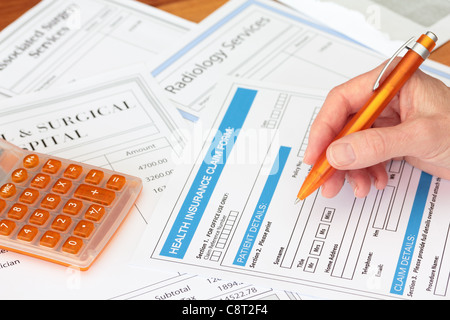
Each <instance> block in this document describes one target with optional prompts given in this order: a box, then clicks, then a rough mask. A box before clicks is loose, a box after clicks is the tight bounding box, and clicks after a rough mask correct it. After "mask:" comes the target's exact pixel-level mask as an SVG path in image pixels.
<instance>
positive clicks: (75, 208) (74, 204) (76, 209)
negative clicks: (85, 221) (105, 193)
mask: <svg viewBox="0 0 450 320" xmlns="http://www.w3.org/2000/svg"><path fill="white" fill-rule="evenodd" d="M82 208H83V202H81V201H80V200H76V199H70V200H69V201H67V202H66V204H65V205H64V208H63V212H64V213H68V214H70V215H73V216H76V215H77V214H78V213H80V210H81V209H82Z"/></svg>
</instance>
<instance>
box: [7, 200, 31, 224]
mask: <svg viewBox="0 0 450 320" xmlns="http://www.w3.org/2000/svg"><path fill="white" fill-rule="evenodd" d="M27 212H28V207H27V206H26V205H23V204H20V203H16V204H15V205H13V206H12V207H11V208H10V209H9V211H8V218H10V219H14V220H22V218H23V217H24V216H25V215H26V213H27Z"/></svg>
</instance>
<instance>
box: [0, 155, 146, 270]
mask: <svg viewBox="0 0 450 320" xmlns="http://www.w3.org/2000/svg"><path fill="white" fill-rule="evenodd" d="M16 152H17V150H16ZM21 152H23V153H24V155H23V157H22V159H21V161H18V163H17V167H14V168H13V169H12V170H11V173H10V174H9V176H8V177H7V179H6V180H4V181H0V247H3V248H6V249H9V250H13V251H17V252H21V253H25V254H30V255H32V256H35V257H41V258H43V259H46V260H50V261H53V262H57V263H61V264H63V265H71V266H78V267H79V268H80V269H82V270H85V269H87V268H88V267H89V266H90V265H91V264H92V262H93V260H94V259H95V258H96V256H97V255H98V254H99V253H100V252H101V250H102V248H103V247H104V246H105V245H106V243H107V242H108V241H107V240H109V238H110V237H111V236H112V235H113V233H114V232H115V231H116V229H117V228H118V226H119V225H120V223H121V221H122V220H123V219H124V217H125V216H126V214H127V213H128V211H129V210H130V208H131V206H132V204H133V203H134V201H135V199H136V198H137V196H138V194H139V192H140V190H141V188H142V182H141V180H140V179H138V178H135V177H132V176H129V175H125V174H118V173H116V172H113V171H110V170H107V169H102V168H97V167H95V166H90V165H86V164H81V163H77V162H70V161H69V160H64V159H59V158H55V157H49V156H46V155H41V154H35V153H33V154H27V153H26V151H23V150H21ZM0 165H1V158H0ZM125 211H126V212H125ZM107 221H108V223H106V222H107Z"/></svg>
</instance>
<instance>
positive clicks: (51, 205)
mask: <svg viewBox="0 0 450 320" xmlns="http://www.w3.org/2000/svg"><path fill="white" fill-rule="evenodd" d="M60 202H61V197H60V196H58V195H57V194H53V193H49V194H47V195H46V196H45V197H44V199H42V201H41V207H42V208H45V209H50V210H53V209H56V207H58V205H59V203H60Z"/></svg>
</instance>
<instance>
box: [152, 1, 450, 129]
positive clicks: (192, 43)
mask: <svg viewBox="0 0 450 320" xmlns="http://www.w3.org/2000/svg"><path fill="white" fill-rule="evenodd" d="M385 59H386V57H383V56H381V55H379V54H377V53H375V52H374V51H371V50H369V49H367V48H365V47H363V46H361V45H359V44H357V43H355V42H353V41H351V40H349V39H348V38H346V37H345V36H344V35H342V34H339V33H337V32H336V31H334V30H332V29H330V28H327V27H324V26H323V25H320V24H315V23H313V22H311V21H308V20H306V19H304V18H303V17H302V16H300V15H298V14H297V13H296V12H294V11H292V10H289V9H288V8H286V7H284V6H282V5H280V4H278V3H276V2H274V1H264V0H233V1H229V2H228V3H226V4H225V5H224V6H223V7H221V8H220V9H218V10H217V11H216V12H214V13H213V14H212V15H211V16H209V17H208V18H207V19H205V20H204V21H202V22H201V23H200V24H199V25H198V27H197V28H196V29H195V30H194V31H192V32H191V33H190V34H189V35H188V36H187V37H186V39H185V41H184V42H182V43H181V45H180V47H179V48H177V49H174V50H173V52H172V53H171V54H170V55H168V56H167V58H166V59H165V60H164V61H163V62H161V63H160V64H159V65H158V66H157V67H156V68H155V69H154V70H153V72H152V74H153V76H155V77H156V79H157V81H158V82H159V83H160V85H161V86H162V87H163V89H164V91H165V92H166V93H167V95H168V97H169V98H170V99H171V100H172V101H173V102H174V103H175V104H176V105H177V107H178V108H179V109H180V110H183V111H185V112H186V113H185V114H184V116H185V117H186V118H188V119H191V120H193V121H195V120H196V119H197V118H202V117H204V116H205V113H208V100H209V97H210V94H211V92H212V90H213V88H214V86H215V84H216V83H217V81H219V80H220V79H221V77H223V76H224V75H231V76H238V77H242V78H250V79H255V80H264V81H270V82H277V83H282V84H288V85H296V86H307V87H312V88H320V89H324V90H329V89H331V88H332V87H334V86H336V85H338V84H340V83H342V82H345V81H346V80H349V79H350V78H352V77H354V76H356V75H359V74H361V73H364V72H366V71H368V70H371V69H373V68H374V67H376V66H378V65H379V64H381V63H382V62H383V61H384V60H385ZM449 74H450V73H449ZM449 74H446V76H447V80H449V81H450V75H449Z"/></svg>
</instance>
